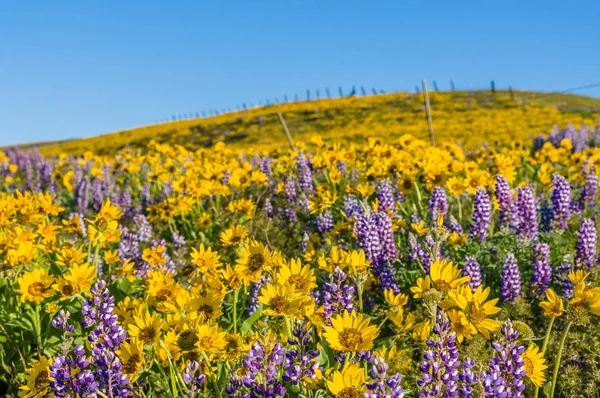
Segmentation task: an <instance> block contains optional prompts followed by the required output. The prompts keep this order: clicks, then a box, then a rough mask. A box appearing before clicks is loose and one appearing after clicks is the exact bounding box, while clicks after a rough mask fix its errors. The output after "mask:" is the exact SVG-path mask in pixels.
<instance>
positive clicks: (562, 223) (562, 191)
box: [551, 174, 571, 231]
mask: <svg viewBox="0 0 600 398" xmlns="http://www.w3.org/2000/svg"><path fill="white" fill-rule="evenodd" d="M551 201H552V227H553V228H555V229H556V230H558V231H562V230H565V229H567V228H568V227H569V219H570V218H571V185H570V184H569V182H568V181H567V180H566V179H565V178H564V177H563V176H561V175H560V174H552V196H551Z"/></svg>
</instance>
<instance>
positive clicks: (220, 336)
mask: <svg viewBox="0 0 600 398" xmlns="http://www.w3.org/2000/svg"><path fill="white" fill-rule="evenodd" d="M197 338H198V341H196V348H198V349H199V350H200V351H201V352H206V353H218V352H220V351H221V350H223V348H225V345H226V344H227V342H226V341H225V332H221V331H219V327H218V326H208V325H201V326H200V327H198V330H197Z"/></svg>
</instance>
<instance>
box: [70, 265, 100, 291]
mask: <svg viewBox="0 0 600 398" xmlns="http://www.w3.org/2000/svg"><path fill="white" fill-rule="evenodd" d="M95 277H96V270H95V269H94V266H93V265H91V264H75V265H73V266H72V267H71V268H70V269H69V272H68V273H67V274H66V275H65V280H67V281H69V282H71V283H72V284H73V285H74V286H76V287H77V291H78V292H87V291H88V290H90V287H91V286H92V282H94V278H95Z"/></svg>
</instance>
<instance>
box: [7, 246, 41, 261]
mask: <svg viewBox="0 0 600 398" xmlns="http://www.w3.org/2000/svg"><path fill="white" fill-rule="evenodd" d="M37 254H38V249H37V247H36V246H35V245H34V244H33V242H30V241H20V242H18V243H17V245H16V248H12V249H9V250H8V252H7V254H6V258H7V260H8V263H9V264H10V265H12V266H13V267H16V266H19V265H25V264H27V263H29V262H30V261H32V260H33V259H34V258H36V257H37Z"/></svg>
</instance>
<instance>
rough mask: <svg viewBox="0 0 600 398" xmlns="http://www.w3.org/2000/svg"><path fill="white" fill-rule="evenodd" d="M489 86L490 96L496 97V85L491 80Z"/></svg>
mask: <svg viewBox="0 0 600 398" xmlns="http://www.w3.org/2000/svg"><path fill="white" fill-rule="evenodd" d="M490 86H491V88H492V96H494V95H496V84H495V83H494V81H493V80H492V81H491V83H490Z"/></svg>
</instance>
